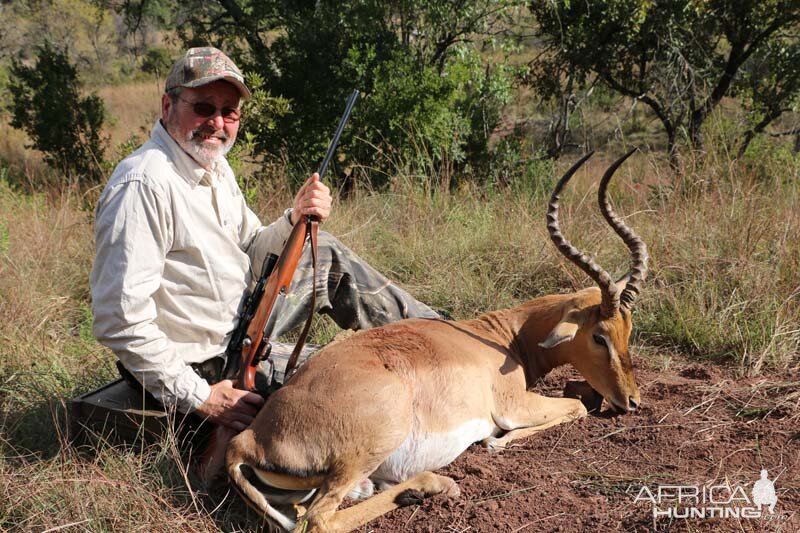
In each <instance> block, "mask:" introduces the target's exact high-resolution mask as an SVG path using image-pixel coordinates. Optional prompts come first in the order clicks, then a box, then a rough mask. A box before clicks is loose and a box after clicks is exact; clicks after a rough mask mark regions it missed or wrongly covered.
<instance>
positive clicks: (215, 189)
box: [90, 122, 292, 412]
mask: <svg viewBox="0 0 800 533" xmlns="http://www.w3.org/2000/svg"><path fill="white" fill-rule="evenodd" d="M291 229H292V228H291V224H290V222H289V221H288V220H287V218H286V217H284V216H282V217H280V218H279V219H278V220H276V221H275V222H273V223H272V224H271V225H269V226H268V227H264V226H262V224H261V222H260V221H259V219H258V217H257V216H256V215H255V213H253V212H252V211H251V210H250V209H249V208H248V207H247V205H246V204H245V201H244V198H243V196H242V193H241V190H240V189H239V187H238V185H237V183H236V180H235V178H234V175H233V172H232V170H231V168H230V166H229V165H228V163H227V161H225V160H224V158H220V159H219V161H218V162H217V164H216V165H215V166H214V167H213V168H212V169H211V170H210V171H206V170H205V169H204V168H202V167H201V166H200V165H199V164H198V163H197V162H196V161H195V160H194V159H192V158H191V157H190V156H189V155H188V154H187V153H186V152H185V151H184V150H183V149H182V148H181V147H180V146H179V145H178V144H177V143H176V142H175V141H174V140H173V139H172V137H170V135H169V134H168V133H167V131H166V130H165V129H164V127H163V126H162V125H161V123H160V122H158V123H156V125H155V127H154V128H153V131H152V133H151V136H150V139H149V140H148V141H147V142H146V143H145V144H144V145H143V146H142V147H141V148H139V149H138V150H137V151H136V152H134V153H133V154H131V155H130V156H129V157H127V158H126V159H125V160H123V161H122V162H121V163H120V164H119V165H118V166H117V168H116V169H115V170H114V173H113V174H112V175H111V178H110V179H109V182H108V184H107V185H106V187H105V190H104V191H103V194H102V195H101V197H100V200H99V201H98V203H97V209H96V212H95V246H96V252H97V253H96V257H95V262H94V266H93V268H92V273H91V278H90V284H91V289H92V312H93V314H94V328H93V332H94V335H95V336H96V337H97V339H98V340H99V341H100V342H101V343H102V344H104V345H106V346H108V347H109V348H111V349H112V350H113V351H114V353H115V354H116V355H117V357H119V359H120V361H121V362H122V364H123V365H125V367H126V368H127V369H128V370H130V371H131V372H132V373H133V375H134V376H136V378H137V379H138V380H139V381H140V382H142V384H143V385H144V387H145V388H146V389H147V390H148V391H149V392H151V393H152V394H153V395H154V396H155V397H156V398H157V399H159V400H161V401H162V402H163V403H164V404H165V405H175V406H177V408H178V409H179V410H181V411H183V412H191V411H192V410H194V409H196V408H198V407H199V406H200V405H201V404H203V402H205V401H206V400H207V399H208V396H209V394H210V388H209V384H208V383H207V382H206V381H205V380H204V379H202V378H201V377H200V376H198V375H197V373H195V372H194V370H193V369H192V368H191V367H190V366H189V364H191V363H197V362H202V361H206V360H208V359H210V358H212V357H214V356H217V355H221V354H222V353H223V352H224V351H225V348H226V345H227V343H228V339H229V337H230V333H231V331H232V330H233V328H234V326H235V324H236V317H237V311H238V308H239V305H240V302H241V299H242V294H243V292H244V290H245V288H246V287H247V286H248V284H249V283H250V279H251V268H250V265H251V263H252V264H253V265H258V267H257V268H256V269H254V270H260V265H261V262H262V261H263V259H264V257H265V256H266V254H267V253H268V252H271V253H275V254H277V253H280V251H281V248H282V246H283V243H284V242H285V241H286V239H287V238H288V237H289V234H290V232H291ZM256 275H257V273H256Z"/></svg>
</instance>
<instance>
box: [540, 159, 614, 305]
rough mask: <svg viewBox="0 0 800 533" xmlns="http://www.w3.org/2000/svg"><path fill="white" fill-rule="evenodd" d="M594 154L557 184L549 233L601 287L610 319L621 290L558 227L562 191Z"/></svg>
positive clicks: (549, 207) (554, 191)
mask: <svg viewBox="0 0 800 533" xmlns="http://www.w3.org/2000/svg"><path fill="white" fill-rule="evenodd" d="M592 154H594V152H589V153H588V154H586V155H585V156H583V157H582V158H581V159H580V160H579V161H578V162H577V163H575V164H574V165H572V168H570V169H569V170H567V172H566V173H565V174H564V175H563V176H562V177H561V179H560V180H559V181H558V183H557V184H556V187H555V190H553V194H552V195H551V196H550V203H549V204H548V205H547V231H548V232H549V233H550V239H551V240H552V241H553V243H554V244H555V245H556V248H558V251H559V252H561V254H562V255H563V256H564V257H566V258H567V259H569V260H570V261H572V262H573V263H575V265H576V266H577V267H578V268H580V269H581V270H583V271H584V272H586V274H587V275H588V276H589V277H590V278H592V279H593V280H594V282H595V283H597V284H598V285H599V286H600V291H601V293H602V301H601V303H600V314H601V315H603V317H604V318H609V317H611V316H613V315H614V313H616V312H617V310H618V309H619V298H620V294H619V289H618V288H617V285H616V284H615V283H614V280H612V279H611V276H609V275H608V272H606V271H605V270H603V269H602V268H601V267H600V265H598V264H597V263H595V262H594V261H593V260H592V258H591V257H589V256H588V255H585V254H582V253H581V252H580V251H578V249H577V248H575V247H574V246H572V244H570V243H569V241H568V240H567V239H565V238H564V236H563V235H562V234H561V228H560V227H559V225H558V202H559V201H560V200H561V196H560V195H561V190H562V189H563V188H564V185H566V184H567V182H568V181H569V180H570V178H572V175H573V174H575V172H576V171H577V170H578V169H579V168H580V167H581V166H582V165H583V164H584V163H585V162H586V160H587V159H589V158H590V157H592Z"/></svg>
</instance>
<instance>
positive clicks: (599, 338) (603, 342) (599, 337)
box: [592, 333, 608, 349]
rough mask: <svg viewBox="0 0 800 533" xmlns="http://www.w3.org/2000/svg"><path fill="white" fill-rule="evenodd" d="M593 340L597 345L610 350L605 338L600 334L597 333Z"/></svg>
mask: <svg viewBox="0 0 800 533" xmlns="http://www.w3.org/2000/svg"><path fill="white" fill-rule="evenodd" d="M592 338H593V339H594V342H596V343H597V344H599V345H600V346H602V347H603V348H605V349H608V344H607V343H606V338H605V337H603V336H602V335H600V334H599V333H595V334H594V335H593V337H592Z"/></svg>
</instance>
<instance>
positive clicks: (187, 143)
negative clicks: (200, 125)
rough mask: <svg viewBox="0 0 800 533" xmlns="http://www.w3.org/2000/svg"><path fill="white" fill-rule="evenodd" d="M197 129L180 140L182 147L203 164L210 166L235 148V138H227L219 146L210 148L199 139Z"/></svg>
mask: <svg viewBox="0 0 800 533" xmlns="http://www.w3.org/2000/svg"><path fill="white" fill-rule="evenodd" d="M197 137H198V134H197V131H196V130H195V131H193V132H191V133H190V134H189V135H188V136H187V138H186V139H181V140H180V141H178V144H180V146H181V148H183V149H184V150H185V151H186V153H188V154H189V155H190V156H192V158H193V159H194V160H195V161H197V162H198V163H200V164H201V165H203V166H210V165H212V164H213V163H214V162H216V161H217V160H219V159H220V158H223V157H225V156H226V155H228V152H230V150H231V148H233V141H234V139H227V140H225V141H224V143H223V144H222V145H221V146H220V147H219V148H209V147H207V146H203V144H202V141H200V140H198V139H197Z"/></svg>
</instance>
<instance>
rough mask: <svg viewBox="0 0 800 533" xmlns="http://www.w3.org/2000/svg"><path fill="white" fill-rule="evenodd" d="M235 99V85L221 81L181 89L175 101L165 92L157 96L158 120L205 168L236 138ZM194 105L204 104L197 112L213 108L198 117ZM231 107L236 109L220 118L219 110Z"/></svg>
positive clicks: (224, 151)
mask: <svg viewBox="0 0 800 533" xmlns="http://www.w3.org/2000/svg"><path fill="white" fill-rule="evenodd" d="M239 99H240V94H239V91H238V90H237V89H236V87H235V86H233V85H231V84H230V83H228V82H226V81H222V80H220V81H215V82H213V83H209V84H207V85H203V86H201V87H198V88H196V89H191V88H185V89H183V90H182V91H181V93H180V96H179V98H178V99H177V100H175V101H173V100H172V98H171V97H170V96H169V95H167V94H165V95H164V96H163V97H162V98H161V115H162V120H163V122H164V125H165V126H166V128H167V131H168V132H169V134H170V135H171V136H172V138H173V139H175V141H176V142H177V143H178V144H179V145H180V146H181V148H183V149H184V150H186V152H187V153H189V154H190V155H191V156H192V157H193V158H194V159H195V160H196V161H197V162H198V163H200V165H201V166H203V167H205V168H209V167H210V166H211V164H212V163H213V162H214V161H215V160H216V159H218V158H220V157H222V156H224V155H225V154H227V153H228V151H229V150H230V149H231V147H232V146H233V143H234V142H235V141H236V132H237V131H238V130H239V119H238V109H239ZM195 104H207V105H205V106H200V108H199V110H200V111H206V110H207V109H210V107H209V106H213V107H214V108H215V109H214V112H213V114H212V115H211V116H202V115H201V114H198V112H197V106H196V105H195ZM204 108H205V109H204ZM231 109H236V110H237V112H236V113H234V114H233V115H229V116H228V117H223V115H222V113H223V110H231ZM204 114H205V113H204ZM234 117H235V120H232V119H233V118H234Z"/></svg>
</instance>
